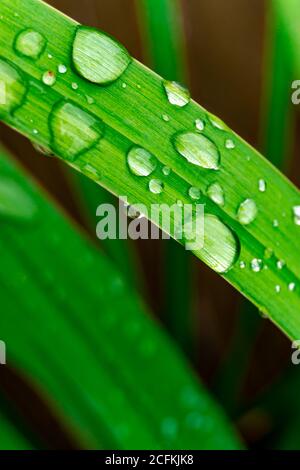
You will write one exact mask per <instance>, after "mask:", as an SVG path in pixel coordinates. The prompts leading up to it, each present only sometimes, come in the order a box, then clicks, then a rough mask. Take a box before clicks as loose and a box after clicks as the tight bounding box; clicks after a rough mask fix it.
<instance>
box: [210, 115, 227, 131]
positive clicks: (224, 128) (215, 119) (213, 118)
mask: <svg viewBox="0 0 300 470" xmlns="http://www.w3.org/2000/svg"><path fill="white" fill-rule="evenodd" d="M208 118H209V120H210V123H211V124H212V125H213V126H214V127H215V128H216V129H219V130H220V131H228V130H229V127H228V126H227V125H226V124H225V122H223V121H222V119H220V118H218V117H217V116H214V115H213V114H210V115H209V117H208Z"/></svg>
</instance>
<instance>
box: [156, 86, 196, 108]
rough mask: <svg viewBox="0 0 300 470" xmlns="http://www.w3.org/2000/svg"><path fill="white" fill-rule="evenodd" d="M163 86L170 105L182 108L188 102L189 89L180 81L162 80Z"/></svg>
mask: <svg viewBox="0 0 300 470" xmlns="http://www.w3.org/2000/svg"><path fill="white" fill-rule="evenodd" d="M163 87H164V90H165V92H166V95H167V98H168V101H169V103H171V104H172V105H174V106H178V107H179V108H183V107H184V106H186V105H187V104H188V103H189V102H190V100H191V95H190V92H189V90H188V89H187V88H186V87H184V86H183V85H181V84H180V83H177V82H171V81H169V80H164V81H163Z"/></svg>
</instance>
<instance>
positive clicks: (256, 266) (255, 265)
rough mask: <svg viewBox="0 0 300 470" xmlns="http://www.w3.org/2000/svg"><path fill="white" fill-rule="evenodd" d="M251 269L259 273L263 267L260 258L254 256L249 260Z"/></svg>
mask: <svg viewBox="0 0 300 470" xmlns="http://www.w3.org/2000/svg"><path fill="white" fill-rule="evenodd" d="M250 265H251V269H252V271H254V272H255V273H259V272H260V271H261V270H262V268H263V265H264V264H263V261H262V260H261V259H258V258H254V259H253V260H252V261H251V264H250Z"/></svg>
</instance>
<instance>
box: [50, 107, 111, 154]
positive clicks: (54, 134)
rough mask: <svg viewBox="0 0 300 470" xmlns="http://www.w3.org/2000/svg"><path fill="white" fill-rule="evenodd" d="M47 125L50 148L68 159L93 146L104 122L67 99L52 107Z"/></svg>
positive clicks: (100, 136)
mask: <svg viewBox="0 0 300 470" xmlns="http://www.w3.org/2000/svg"><path fill="white" fill-rule="evenodd" d="M49 126H50V132H51V147H52V149H53V150H54V152H55V154H57V155H59V156H61V157H62V158H64V159H66V160H70V161H75V160H76V159H77V158H78V157H79V156H80V155H82V154H83V153H85V152H87V151H88V150H90V149H91V148H92V147H94V146H95V145H96V144H97V143H98V142H99V140H100V139H101V138H102V137H103V133H104V124H103V122H102V121H101V120H100V119H99V118H96V117H95V116H93V115H92V114H90V113H88V112H86V111H84V110H83V109H81V108H79V107H78V106H77V105H75V104H73V103H70V102H68V101H61V102H59V103H58V104H56V105H55V106H54V107H53V109H52V112H51V114H50V117H49Z"/></svg>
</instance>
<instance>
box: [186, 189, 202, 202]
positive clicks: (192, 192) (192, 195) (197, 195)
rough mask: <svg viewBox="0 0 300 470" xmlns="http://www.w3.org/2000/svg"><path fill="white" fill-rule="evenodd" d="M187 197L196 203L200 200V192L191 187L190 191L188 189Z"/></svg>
mask: <svg viewBox="0 0 300 470" xmlns="http://www.w3.org/2000/svg"><path fill="white" fill-rule="evenodd" d="M189 196H190V198H191V199H193V200H194V201H197V200H198V199H200V197H201V191H200V189H199V188H196V187H195V186H192V187H191V188H190V189H189Z"/></svg>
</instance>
